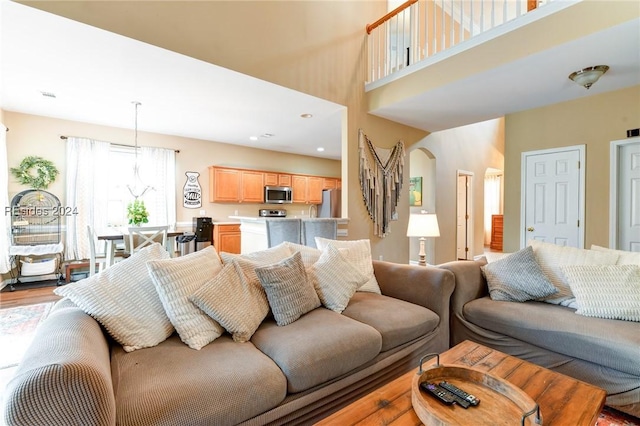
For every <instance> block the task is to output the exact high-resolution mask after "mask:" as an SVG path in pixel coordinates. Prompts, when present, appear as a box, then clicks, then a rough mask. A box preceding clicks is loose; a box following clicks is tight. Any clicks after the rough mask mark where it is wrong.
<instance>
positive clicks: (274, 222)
mask: <svg viewBox="0 0 640 426" xmlns="http://www.w3.org/2000/svg"><path fill="white" fill-rule="evenodd" d="M265 224H266V227H267V246H268V247H275V246H277V245H278V244H280V243H283V242H285V241H289V242H292V243H296V244H300V241H301V239H300V236H301V227H302V224H301V220H300V219H267V220H266V221H265Z"/></svg>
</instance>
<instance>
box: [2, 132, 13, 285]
mask: <svg viewBox="0 0 640 426" xmlns="http://www.w3.org/2000/svg"><path fill="white" fill-rule="evenodd" d="M0 188H1V189H0V198H2V204H3V206H2V207H3V209H2V211H3V214H2V217H3V219H2V221H0V228H1V230H0V273H2V274H6V273H7V272H9V271H10V270H11V264H10V262H9V242H10V241H11V239H10V235H11V214H9V213H7V212H8V210H7V208H11V206H10V204H9V163H8V161H7V128H6V127H5V126H4V125H3V124H1V123H0Z"/></svg>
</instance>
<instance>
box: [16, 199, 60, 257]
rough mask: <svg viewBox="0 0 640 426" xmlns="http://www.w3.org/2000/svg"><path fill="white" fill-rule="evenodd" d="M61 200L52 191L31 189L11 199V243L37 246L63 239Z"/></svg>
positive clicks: (58, 241) (55, 242)
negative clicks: (61, 230)
mask: <svg viewBox="0 0 640 426" xmlns="http://www.w3.org/2000/svg"><path fill="white" fill-rule="evenodd" d="M60 209H61V207H60V200H59V199H58V197H56V196H55V195H53V194H52V193H50V192H47V191H42V190H35V189H28V190H26V191H22V192H20V193H19V194H17V195H16V196H15V197H13V199H12V200H11V243H12V245H14V246H34V245H42V244H58V243H60V218H61V211H60Z"/></svg>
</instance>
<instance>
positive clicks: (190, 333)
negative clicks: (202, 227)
mask: <svg viewBox="0 0 640 426" xmlns="http://www.w3.org/2000/svg"><path fill="white" fill-rule="evenodd" d="M147 268H148V269H149V274H150V275H151V278H153V283H154V284H155V286H156V291H157V292H158V295H159V296H160V300H161V301H162V306H164V309H165V311H166V312H167V316H168V317H169V319H170V320H171V323H172V324H173V326H174V327H175V328H176V331H177V332H178V335H179V336H180V339H182V341H183V342H184V343H186V344H187V345H188V346H189V347H190V348H193V349H201V348H202V347H204V346H206V345H207V344H208V343H210V342H213V341H214V340H215V339H217V338H218V337H220V335H221V334H222V333H224V329H223V328H222V327H221V326H220V324H218V323H217V322H215V321H214V320H213V319H212V318H211V317H210V316H208V315H206V314H205V313H204V312H202V311H201V310H200V309H198V308H197V307H196V306H195V305H194V304H193V303H191V302H190V301H189V296H191V295H192V294H193V293H195V292H196V291H197V290H198V289H199V288H200V287H202V286H203V285H204V284H205V283H206V282H207V281H209V280H210V279H211V278H213V277H215V276H216V275H217V274H218V273H219V272H220V271H221V270H222V262H221V261H220V258H219V257H218V253H216V249H215V248H214V247H213V246H209V247H207V248H205V249H203V250H199V251H196V252H194V253H190V254H188V255H186V256H180V257H176V258H174V259H166V260H156V261H151V262H148V263H147Z"/></svg>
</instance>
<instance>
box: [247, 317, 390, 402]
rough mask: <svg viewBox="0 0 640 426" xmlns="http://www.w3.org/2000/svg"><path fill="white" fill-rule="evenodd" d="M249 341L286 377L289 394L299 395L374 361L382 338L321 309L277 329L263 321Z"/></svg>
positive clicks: (369, 329)
mask: <svg viewBox="0 0 640 426" xmlns="http://www.w3.org/2000/svg"><path fill="white" fill-rule="evenodd" d="M251 342H252V343H253V344H254V345H255V346H256V347H257V348H258V349H260V350H261V351H262V352H264V353H265V354H266V355H267V356H269V358H271V359H273V360H274V361H275V363H276V364H278V366H279V367H280V369H281V370H282V372H283V373H284V375H285V376H286V377H287V382H288V384H287V389H288V391H289V392H291V393H294V392H301V391H304V390H306V389H309V388H311V387H313V386H316V385H319V384H321V383H324V382H326V381H328V380H331V379H333V378H336V377H338V376H341V375H343V374H345V373H348V372H349V371H351V370H353V369H354V368H357V367H359V366H361V365H362V364H364V363H366V362H368V361H370V360H372V359H373V358H375V356H376V355H378V353H380V348H381V346H382V337H381V336H380V333H378V332H377V331H376V330H375V329H373V328H372V327H369V326H368V325H366V324H362V323H360V322H358V321H354V320H352V319H350V318H347V317H345V316H343V315H340V314H338V313H336V312H333V311H330V310H328V309H325V308H317V309H314V310H313V311H311V312H309V313H307V314H305V315H303V316H301V317H300V318H299V319H298V320H297V321H295V322H293V323H291V324H289V325H286V326H278V325H276V323H275V322H274V321H272V320H269V321H265V322H263V323H262V325H260V327H259V328H258V330H257V331H256V332H255V334H254V335H253V337H252V338H251Z"/></svg>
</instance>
